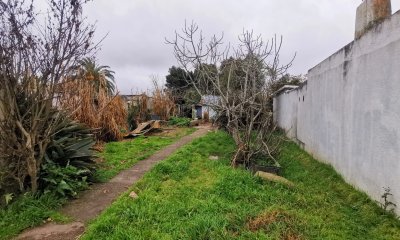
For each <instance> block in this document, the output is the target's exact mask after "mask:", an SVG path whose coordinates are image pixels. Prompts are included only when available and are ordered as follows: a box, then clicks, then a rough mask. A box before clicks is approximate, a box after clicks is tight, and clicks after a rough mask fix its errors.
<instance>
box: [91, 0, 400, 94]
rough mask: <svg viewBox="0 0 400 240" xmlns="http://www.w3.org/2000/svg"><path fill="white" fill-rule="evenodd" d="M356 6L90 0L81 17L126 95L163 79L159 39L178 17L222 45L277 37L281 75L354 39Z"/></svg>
mask: <svg viewBox="0 0 400 240" xmlns="http://www.w3.org/2000/svg"><path fill="white" fill-rule="evenodd" d="M116 2H118V4H116ZM359 4H361V0H353V1H348V0H334V1H332V0H280V1H265V0H245V1H240V2H239V1H235V2H233V1H229V0H218V1H212V0H203V1H200V0H192V1H183V0H170V1H162V0H136V1H131V0H119V1H107V0H96V1H93V2H90V3H89V4H88V5H87V6H86V7H85V9H84V15H86V16H87V17H88V19H89V21H91V22H94V21H96V22H97V32H96V36H97V37H98V38H101V37H103V36H105V35H106V34H107V37H106V38H105V39H104V41H103V42H102V48H101V51H100V52H99V54H98V56H97V58H98V60H99V63H100V64H102V65H108V66H110V67H111V69H112V70H114V71H115V72H116V74H115V78H116V81H117V85H118V89H119V90H120V92H121V93H122V94H129V93H132V92H133V93H134V92H138V91H144V90H147V89H149V88H151V85H152V84H151V80H150V77H151V76H153V75H155V76H158V77H159V78H160V79H161V80H163V79H165V76H166V75H167V74H168V69H169V68H170V67H171V66H173V65H178V64H177V62H176V60H175V58H174V55H173V49H172V47H171V46H169V45H167V44H165V38H173V37H174V31H175V30H179V29H181V28H182V27H183V26H184V23H185V21H189V22H190V21H194V22H196V23H197V24H198V25H199V27H200V29H202V30H203V32H204V34H205V35H206V36H210V35H212V34H217V35H218V34H221V33H224V39H225V40H224V42H232V43H233V44H234V45H235V44H236V43H237V40H236V39H237V36H238V35H239V34H240V33H241V32H243V30H244V29H246V30H253V31H254V33H255V34H260V35H261V36H262V37H263V38H264V39H268V38H271V37H272V36H274V35H275V34H277V35H278V36H279V35H282V36H283V38H284V43H283V50H282V62H285V61H288V60H290V58H291V57H292V56H293V54H295V53H296V54H297V56H296V59H295V61H294V63H293V66H292V68H291V69H290V70H289V73H291V74H296V75H297V74H306V73H307V71H308V69H310V68H312V67H313V66H315V65H316V64H318V63H319V62H321V61H322V60H324V59H325V58H327V57H328V56H330V55H331V54H333V53H334V52H336V51H337V50H339V49H340V48H342V47H343V46H345V45H346V44H348V43H350V42H351V41H352V40H353V39H354V25H355V14H356V8H357V6H358V5H359ZM399 8H400V0H392V12H393V13H395V12H397V11H398V10H399Z"/></svg>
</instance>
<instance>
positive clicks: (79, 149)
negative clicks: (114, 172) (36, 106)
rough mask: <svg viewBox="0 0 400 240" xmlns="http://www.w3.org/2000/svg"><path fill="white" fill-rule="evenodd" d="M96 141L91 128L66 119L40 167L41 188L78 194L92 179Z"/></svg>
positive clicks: (46, 190)
mask: <svg viewBox="0 0 400 240" xmlns="http://www.w3.org/2000/svg"><path fill="white" fill-rule="evenodd" d="M94 144H95V141H94V138H93V136H92V134H91V130H90V129H89V128H87V127H85V126H84V125H82V124H80V123H77V122H74V121H71V120H69V119H67V118H66V119H65V121H64V123H63V124H62V125H60V126H59V128H58V129H57V131H56V134H55V135H54V136H53V139H52V141H51V142H50V144H49V146H48V148H47V150H46V154H45V157H44V159H45V161H44V163H43V165H42V167H41V170H40V179H39V187H40V189H41V190H42V191H45V192H54V193H56V194H58V195H60V196H62V197H66V196H68V197H70V196H75V195H76V194H77V192H78V191H80V190H82V189H84V188H86V187H87V185H88V183H90V182H92V181H93V174H94V172H95V170H96V166H95V161H94V160H93V159H94V157H95V155H94V152H93V151H92V150H91V148H92V146H93V145H94Z"/></svg>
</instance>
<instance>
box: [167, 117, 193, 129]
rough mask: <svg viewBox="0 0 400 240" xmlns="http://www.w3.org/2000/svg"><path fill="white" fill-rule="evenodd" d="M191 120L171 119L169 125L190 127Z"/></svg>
mask: <svg viewBox="0 0 400 240" xmlns="http://www.w3.org/2000/svg"><path fill="white" fill-rule="evenodd" d="M190 121H191V119H190V118H182V117H171V118H170V119H169V121H168V123H169V125H173V126H178V127H188V126H189V125H190Z"/></svg>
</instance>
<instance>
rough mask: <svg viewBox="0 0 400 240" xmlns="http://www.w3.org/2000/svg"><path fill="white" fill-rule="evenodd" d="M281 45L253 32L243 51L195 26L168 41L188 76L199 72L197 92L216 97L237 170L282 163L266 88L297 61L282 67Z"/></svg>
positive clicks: (246, 35)
mask: <svg viewBox="0 0 400 240" xmlns="http://www.w3.org/2000/svg"><path fill="white" fill-rule="evenodd" d="M282 42H283V39H282V37H281V38H277V37H276V36H275V37H274V38H272V39H271V40H270V41H267V42H264V41H263V39H262V38H261V37H260V36H255V35H254V34H253V32H250V31H244V32H243V33H242V34H241V35H240V36H239V44H238V46H236V47H232V46H231V45H230V44H228V45H224V44H223V36H221V37H216V36H215V35H214V36H213V37H212V38H211V39H210V40H209V41H206V40H205V38H204V36H203V35H202V32H201V31H200V30H199V27H198V26H197V25H196V24H194V23H192V24H191V25H186V24H185V27H184V28H183V30H182V32H180V33H178V32H176V33H175V38H174V39H172V40H168V39H167V43H168V44H171V45H172V46H173V49H174V54H175V57H176V59H177V60H178V62H179V63H180V65H181V66H182V67H183V68H184V69H185V70H186V71H191V70H193V69H195V71H194V72H195V74H194V76H193V78H194V79H191V83H192V84H193V86H194V88H195V89H196V90H197V92H198V93H199V94H200V95H202V96H205V95H209V96H210V95H211V96H214V97H213V99H214V100H213V101H211V102H209V103H208V104H209V105H211V106H212V107H213V108H214V110H216V111H217V113H218V116H219V118H220V119H223V120H224V122H225V125H226V126H225V127H226V128H227V130H228V132H229V133H230V134H231V135H232V137H233V139H234V140H235V143H236V145H237V151H236V153H235V154H234V157H233V159H232V165H234V166H235V165H237V164H244V165H245V166H246V167H251V165H252V160H254V159H255V158H256V157H257V156H260V155H261V156H265V157H268V158H270V159H271V160H273V161H274V162H275V163H276V164H278V163H277V162H276V161H275V157H274V155H275V152H276V150H277V146H276V144H274V143H273V138H272V134H273V131H274V128H275V127H274V125H273V122H272V109H270V107H269V105H268V100H269V99H270V98H271V97H272V96H271V94H270V93H269V91H267V89H268V87H269V85H270V84H271V83H273V82H275V81H276V80H277V79H279V78H280V77H281V76H282V75H283V74H285V73H286V72H287V70H288V68H289V67H290V66H291V65H292V62H293V59H294V58H293V59H292V60H291V61H290V62H289V63H287V64H280V61H279V60H280V51H281V47H282ZM212 66H214V67H212ZM216 67H219V70H217V71H216Z"/></svg>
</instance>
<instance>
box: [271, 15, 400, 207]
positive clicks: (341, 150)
mask: <svg viewBox="0 0 400 240" xmlns="http://www.w3.org/2000/svg"><path fill="white" fill-rule="evenodd" d="M303 98H304V101H303ZM274 118H275V121H276V123H277V124H278V126H280V127H281V128H283V129H285V130H287V131H288V136H289V137H291V138H294V139H297V140H298V142H299V143H300V145H302V146H303V147H304V148H305V150H306V151H308V152H309V153H311V154H312V155H313V156H314V157H316V158H317V159H319V160H321V161H323V162H326V163H329V164H331V165H332V166H333V167H334V168H335V169H336V170H337V171H338V172H339V173H340V174H341V175H342V176H343V177H344V178H345V180H346V181H347V182H349V183H350V184H352V185H354V186H355V187H357V188H359V189H361V190H363V191H365V192H366V193H367V194H368V195H369V196H371V197H372V198H373V199H374V200H377V201H381V200H382V199H381V196H382V194H383V192H384V190H383V187H390V189H391V193H392V194H393V195H394V196H393V198H392V199H391V200H392V201H393V202H394V203H396V204H397V205H398V206H399V207H398V208H397V210H396V211H397V213H398V214H400V210H399V209H400V11H399V12H397V13H396V14H394V15H393V16H392V17H391V18H389V19H387V20H385V22H383V23H382V24H380V25H377V26H375V27H374V28H372V29H371V30H370V31H369V32H367V33H365V35H363V36H362V37H361V38H360V39H359V40H356V41H354V42H352V43H350V44H349V45H347V46H345V47H344V48H343V49H341V50H339V51H338V52H336V53H335V54H334V55H332V56H330V57H329V58H328V59H326V60H324V61H323V62H321V63H320V64H318V65H317V66H316V67H314V68H312V69H311V70H309V73H308V81H307V83H305V84H304V85H303V86H302V87H299V88H297V89H295V90H292V91H290V92H283V93H281V94H280V95H278V96H276V97H275V99H274Z"/></svg>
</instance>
